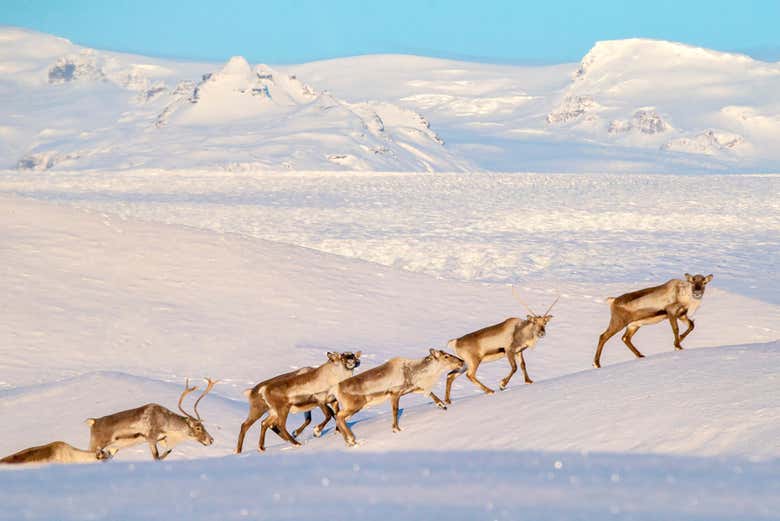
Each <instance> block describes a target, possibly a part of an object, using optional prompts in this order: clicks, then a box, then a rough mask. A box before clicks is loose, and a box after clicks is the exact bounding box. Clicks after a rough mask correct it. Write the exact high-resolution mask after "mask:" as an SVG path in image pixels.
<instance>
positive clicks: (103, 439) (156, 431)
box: [86, 378, 217, 460]
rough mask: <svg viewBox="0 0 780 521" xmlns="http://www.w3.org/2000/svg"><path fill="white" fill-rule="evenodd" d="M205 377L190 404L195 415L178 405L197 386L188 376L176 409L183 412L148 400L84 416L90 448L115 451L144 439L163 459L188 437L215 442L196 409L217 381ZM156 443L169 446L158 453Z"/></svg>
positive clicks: (201, 441) (154, 455)
mask: <svg viewBox="0 0 780 521" xmlns="http://www.w3.org/2000/svg"><path fill="white" fill-rule="evenodd" d="M206 381H207V384H208V385H207V386H206V390H205V391H203V394H201V395H200V396H199V397H198V399H197V400H195V404H194V405H193V407H192V409H193V412H194V413H195V416H193V415H191V414H189V413H188V412H187V411H185V410H184V409H183V408H182V406H181V404H182V401H183V400H184V397H185V396H187V395H188V394H190V393H191V392H193V391H195V390H197V387H190V386H189V385H190V381H189V379H188V380H187V381H186V383H185V384H184V391H182V393H181V396H179V410H180V411H181V412H182V413H183V414H184V416H182V415H180V414H176V413H175V412H173V411H171V410H170V409H167V408H165V407H163V406H162V405H158V404H156V403H148V404H146V405H142V406H141V407H137V408H135V409H129V410H127V411H122V412H117V413H114V414H109V415H108V416H103V417H102V418H89V419H87V421H86V423H87V425H89V426H90V440H89V450H90V451H101V450H103V451H106V450H107V451H112V450H113V451H114V452H116V451H117V450H119V449H122V448H124V447H130V446H133V445H138V444H139V443H143V442H144V441H145V442H147V443H148V444H149V448H150V450H151V451H152V457H154V459H156V460H162V459H165V458H166V457H167V456H168V454H170V453H171V451H172V450H173V448H174V447H175V446H176V445H177V444H179V443H181V442H182V441H184V440H187V439H191V440H197V441H199V442H200V443H202V444H203V445H206V446H209V445H211V444H212V443H214V438H212V437H211V435H210V434H209V433H208V432H207V431H206V428H205V427H204V426H203V420H202V419H201V417H200V414H199V413H198V403H199V402H200V401H201V400H202V399H203V397H204V396H206V395H207V394H208V393H209V392H211V390H212V389H213V388H214V385H216V383H217V382H216V381H214V380H211V379H210V378H207V379H206ZM157 443H162V444H163V446H164V447H169V448H168V450H166V451H165V452H163V453H162V454H160V453H159V451H158V449H157Z"/></svg>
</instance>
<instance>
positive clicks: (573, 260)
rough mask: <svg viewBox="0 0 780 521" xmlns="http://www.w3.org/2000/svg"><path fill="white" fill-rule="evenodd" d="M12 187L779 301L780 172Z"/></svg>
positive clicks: (503, 263)
mask: <svg viewBox="0 0 780 521" xmlns="http://www.w3.org/2000/svg"><path fill="white" fill-rule="evenodd" d="M2 193H7V194H17V195H24V196H27V197H32V198H36V199H41V200H54V201H62V202H68V203H72V204H75V205H78V206H81V207H86V208H90V209H92V210H95V211H105V212H111V213H113V214H117V215H120V216H122V217H125V218H132V219H136V218H139V219H143V220H146V221H161V222H167V223H177V224H185V225H188V226H193V227H196V228H205V229H210V230H214V231H219V232H235V233H239V234H242V235H244V236H252V237H258V238H262V239H268V240H273V241H278V242H285V243H290V244H297V245H302V246H306V247H309V248H314V249H317V250H320V251H324V252H329V253H334V254H337V255H341V256H347V257H354V258H360V259H363V260H367V261H370V262H375V263H379V264H383V265H385V266H392V267H395V268H402V269H405V270H410V271H415V272H422V273H427V274H430V275H433V276H438V277H447V278H455V279H460V280H476V281H485V282H509V283H511V282H515V281H529V282H530V281H533V282H536V283H538V284H540V286H542V285H544V284H547V285H548V287H549V288H551V289H555V288H556V284H557V283H558V281H572V282H579V283H593V282H599V283H600V282H623V283H624V284H623V285H622V286H620V287H621V288H625V287H626V285H628V287H633V286H632V285H634V284H637V283H647V284H653V283H655V282H657V281H663V280H666V279H668V278H669V277H671V276H680V275H682V273H681V270H682V272H685V271H691V270H692V271H701V272H707V273H709V272H714V273H715V275H716V286H717V287H720V288H726V289H728V290H730V291H732V292H735V293H739V294H742V295H749V296H757V297H759V298H762V299H764V300H767V301H770V302H774V303H776V304H777V303H780V278H778V277H777V276H776V270H777V259H778V257H780V176H778V175H740V176H735V175H701V176H692V175H688V176H672V175H617V174H601V175H571V174H567V175H562V174H532V175H529V174H523V175H518V174H486V173H474V172H472V173H465V174H443V175H428V174H425V173H401V174H396V173H378V172H373V173H355V172H350V173H336V172H319V173H318V172H308V173H307V172H295V173H282V172H273V173H266V174H257V173H255V174H252V173H241V174H231V173H220V172H205V171H175V172H171V171H144V170H138V171H130V172H122V173H121V174H117V173H115V172H86V173H85V172H49V173H36V174H30V173H25V172H15V171H8V172H4V173H0V194H2ZM592 291H593V293H592V294H593V295H594V298H598V299H600V298H602V296H604V292H603V290H599V289H593V290H592Z"/></svg>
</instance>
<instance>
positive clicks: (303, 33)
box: [0, 0, 780, 63]
mask: <svg viewBox="0 0 780 521" xmlns="http://www.w3.org/2000/svg"><path fill="white" fill-rule="evenodd" d="M0 24H3V25H17V26H22V27H28V28H31V29H36V30H38V31H42V32H47V33H53V34H56V35H58V36H64V37H66V38H68V39H70V40H72V41H73V42H75V43H78V44H81V45H85V46H89V47H96V48H101V49H110V50H117V51H126V52H135V53H140V54H146V55H152V56H167V57H176V58H189V59H193V60H224V59H226V58H228V57H230V56H232V55H236V54H240V55H243V56H245V57H247V59H249V60H250V61H252V62H266V63H299V62H305V61H311V60H317V59H323V58H333V57H340V56H352V55H357V54H369V53H407V54H419V55H426V56H438V57H446V58H457V59H469V60H478V61H489V62H509V63H523V62H526V63H527V62H531V63H534V62H539V63H557V62H567V61H578V60H579V59H580V58H581V57H582V56H583V55H584V54H585V53H586V52H587V51H588V49H590V47H591V46H592V45H593V43H594V42H595V41H598V40H606V39H614V38H628V37H648V38H661V39H667V40H675V41H680V42H685V43H689V44H693V45H700V46H704V47H710V48H713V49H719V50H724V51H739V52H745V53H748V54H751V55H753V56H754V57H757V58H760V59H766V60H780V0H757V1H749V0H747V1H739V0H708V1H702V0H676V1H670V0H623V1H617V0H604V1H598V0H557V1H556V0H552V1H539V0H536V1H533V2H523V1H511V0H482V1H479V0H472V1H461V0H449V1H445V0H383V1H372V0H364V1H360V0H251V1H250V0H247V1H238V0H221V1H219V0H186V1H179V2H173V1H167V0H133V1H130V0H71V1H65V0H48V1H45V0H27V1H24V0H0Z"/></svg>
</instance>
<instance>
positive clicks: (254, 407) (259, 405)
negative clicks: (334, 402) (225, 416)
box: [236, 367, 333, 454]
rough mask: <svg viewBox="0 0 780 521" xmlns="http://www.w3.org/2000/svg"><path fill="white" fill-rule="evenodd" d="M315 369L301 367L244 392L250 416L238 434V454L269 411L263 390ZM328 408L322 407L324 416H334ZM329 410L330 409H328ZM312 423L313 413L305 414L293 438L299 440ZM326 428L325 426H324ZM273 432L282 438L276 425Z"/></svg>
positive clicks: (323, 405)
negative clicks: (247, 435)
mask: <svg viewBox="0 0 780 521" xmlns="http://www.w3.org/2000/svg"><path fill="white" fill-rule="evenodd" d="M313 370H314V367H301V368H300V369H296V370H295V371H291V372H289V373H284V374H281V375H279V376H275V377H273V378H270V379H268V380H265V381H263V382H260V383H259V384H257V385H255V386H254V387H252V388H251V389H247V390H246V391H244V395H245V396H246V397H247V398H248V399H249V415H248V416H247V418H246V420H244V422H243V423H242V424H241V431H240V432H239V433H238V443H237V445H236V454H241V451H242V450H243V447H244V437H245V436H246V433H247V431H248V430H249V428H250V427H252V425H254V423H255V422H256V421H257V420H259V419H260V418H261V417H262V416H263V415H264V414H265V413H266V412H267V411H268V409H269V407H268V404H267V403H266V402H265V400H264V399H263V397H262V396H261V394H260V390H261V389H263V388H264V387H265V386H267V385H268V384H270V383H273V382H278V381H279V380H283V379H285V378H288V377H290V376H295V375H299V374H303V373H308V372H309V371H313ZM326 407H328V406H327V405H325V404H321V405H320V410H322V412H323V414H324V415H325V416H326V417H327V416H329V415H330V416H333V411H331V410H328V411H326V410H325V408H326ZM328 409H329V408H328ZM310 423H311V411H310V410H309V411H306V412H304V420H303V423H302V424H301V426H300V427H298V428H297V429H295V430H294V431H293V433H292V436H293V438H297V437H298V436H300V434H301V433H302V432H303V430H304V429H305V428H306V427H307V426H308V425H309V424H310ZM323 428H324V426H323ZM271 430H272V431H274V432H275V433H276V434H278V435H279V436H281V433H280V431H279V428H278V427H277V426H276V425H272V426H271ZM321 430H322V429H318V430H317V429H315V436H318V435H319V432H320V431H321Z"/></svg>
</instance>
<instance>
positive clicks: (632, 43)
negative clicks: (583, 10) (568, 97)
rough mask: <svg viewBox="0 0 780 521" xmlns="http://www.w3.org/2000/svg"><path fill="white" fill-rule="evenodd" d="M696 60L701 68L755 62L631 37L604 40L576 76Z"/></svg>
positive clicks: (724, 53)
mask: <svg viewBox="0 0 780 521" xmlns="http://www.w3.org/2000/svg"><path fill="white" fill-rule="evenodd" d="M686 63H695V65H696V66H697V67H702V66H706V65H707V64H710V65H718V66H723V65H747V64H752V63H755V60H754V59H753V58H750V57H749V56H746V55H744V54H736V53H728V52H721V51H715V50H712V49H705V48H703V47H696V46H693V45H687V44H684V43H679V42H670V41H667V40H653V39H650V38H627V39H623V40H603V41H599V42H596V43H595V45H594V46H593V47H592V48H591V49H590V51H588V53H587V54H586V55H585V56H584V57H583V58H582V61H581V62H580V67H579V69H577V72H576V74H575V77H577V78H581V77H584V76H586V75H588V74H590V73H591V72H593V71H596V70H599V69H606V68H612V67H619V68H621V69H623V68H626V67H633V66H634V64H639V65H640V66H642V67H644V68H653V67H674V66H678V65H684V64H686Z"/></svg>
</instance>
